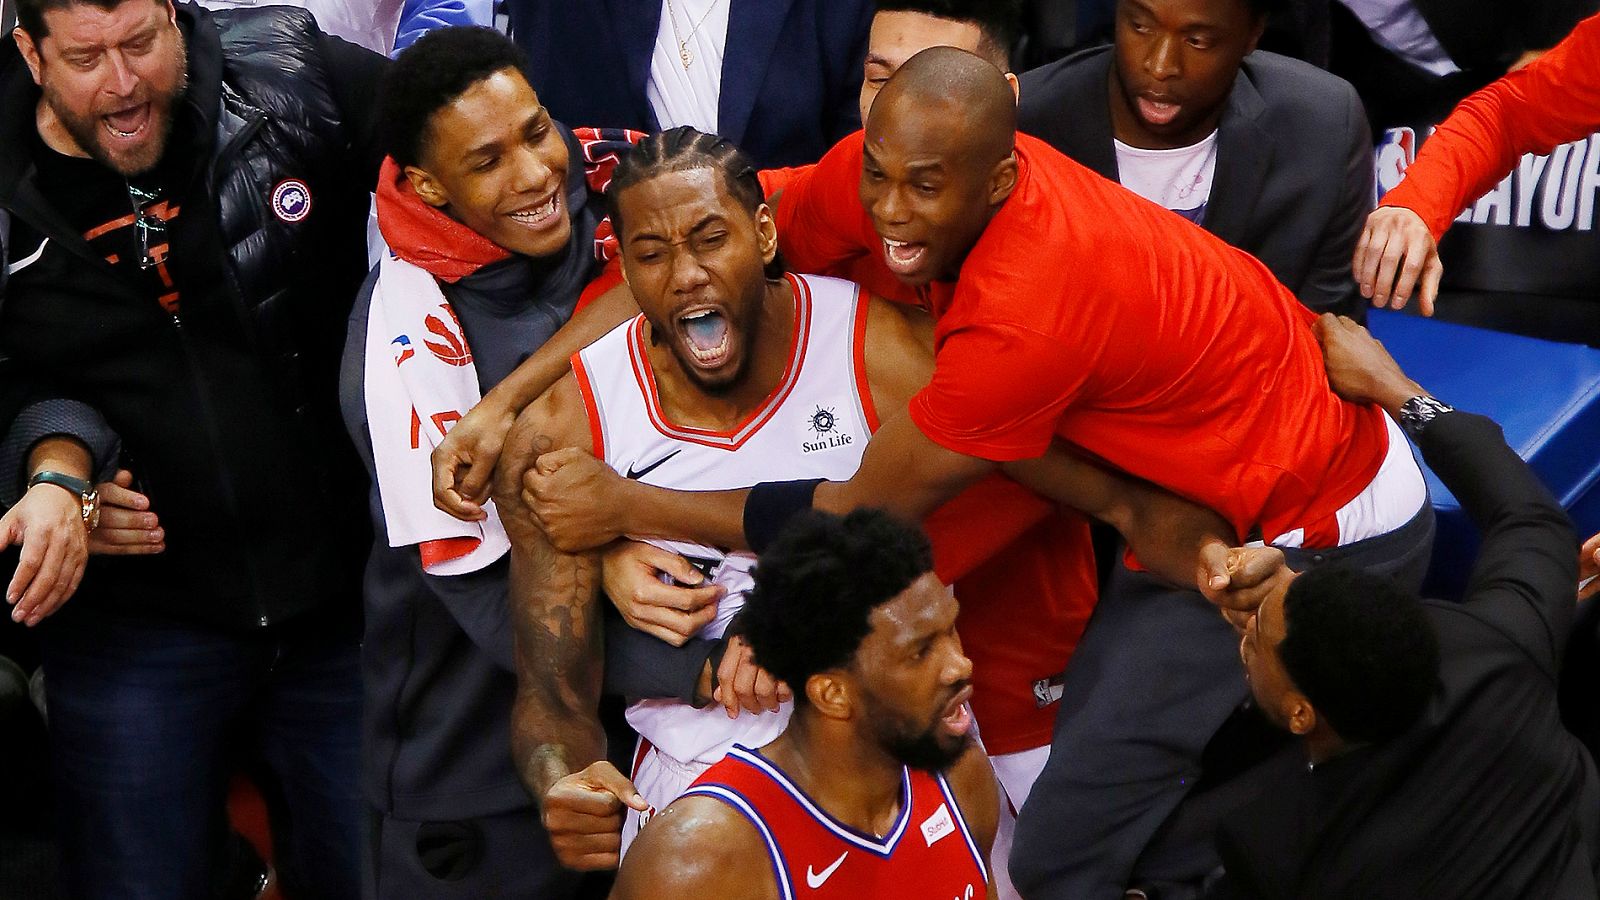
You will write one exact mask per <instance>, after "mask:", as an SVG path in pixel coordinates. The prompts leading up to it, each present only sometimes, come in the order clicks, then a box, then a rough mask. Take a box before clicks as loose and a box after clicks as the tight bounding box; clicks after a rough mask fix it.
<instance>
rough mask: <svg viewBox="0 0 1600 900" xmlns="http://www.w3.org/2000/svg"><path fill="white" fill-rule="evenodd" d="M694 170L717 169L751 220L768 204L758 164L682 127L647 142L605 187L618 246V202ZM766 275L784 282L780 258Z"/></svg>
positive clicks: (719, 140) (627, 156) (723, 142)
mask: <svg viewBox="0 0 1600 900" xmlns="http://www.w3.org/2000/svg"><path fill="white" fill-rule="evenodd" d="M690 169H714V170H716V171H717V172H720V173H722V184H723V186H724V187H726V188H727V189H728V193H729V194H730V195H732V197H733V198H734V199H735V200H737V201H739V203H741V204H742V205H743V206H744V208H745V209H746V210H749V211H750V213H751V214H752V215H754V214H755V211H756V210H758V209H760V208H761V204H763V203H765V202H767V194H766V191H764V190H762V189H761V179H760V177H759V176H757V175H756V164H755V163H754V162H753V161H751V159H750V157H748V156H746V155H745V153H744V151H742V150H740V149H739V148H738V147H737V146H735V145H734V143H733V141H730V140H728V139H727V138H725V137H718V136H717V135H714V134H706V133H705V132H703V131H697V130H695V129H694V128H693V127H691V126H689V125H680V126H678V127H677V128H671V129H668V130H666V131H660V132H656V133H655V134H651V135H648V136H646V137H645V139H644V140H642V141H640V142H639V143H637V144H634V145H633V148H632V149H631V150H629V151H628V152H627V153H624V154H622V158H621V159H620V160H618V162H617V168H616V170H615V171H614V172H612V173H611V183H610V185H608V186H607V187H606V206H607V209H608V210H609V211H610V213H611V227H612V231H613V232H615V233H616V235H617V240H619V241H620V240H622V239H623V230H622V207H621V204H619V203H618V202H617V198H618V197H621V196H622V192H623V191H624V190H626V189H628V188H630V187H633V186H634V185H636V184H639V183H640V182H643V181H649V180H650V179H652V178H655V177H656V176H658V175H666V174H667V173H669V172H686V171H688V170H690ZM766 275H767V277H768V278H781V277H783V260H782V258H780V257H778V256H774V257H773V258H772V262H771V263H768V264H767V268H766Z"/></svg>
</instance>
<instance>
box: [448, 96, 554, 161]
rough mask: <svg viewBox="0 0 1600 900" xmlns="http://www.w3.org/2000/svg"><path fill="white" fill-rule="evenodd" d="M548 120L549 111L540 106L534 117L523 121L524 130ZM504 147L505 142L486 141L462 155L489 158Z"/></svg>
mask: <svg viewBox="0 0 1600 900" xmlns="http://www.w3.org/2000/svg"><path fill="white" fill-rule="evenodd" d="M547 118H549V111H548V110H546V109H545V108H544V107H543V106H540V107H538V108H536V109H535V110H534V111H533V115H531V116H529V117H528V118H526V119H524V120H523V121H522V127H523V129H524V130H526V129H527V128H529V127H530V126H533V125H538V124H541V123H542V122H543V121H544V120H545V119H547ZM504 146H505V141H503V140H499V139H496V140H492V141H485V142H484V143H482V144H479V145H478V146H476V147H472V148H470V149H469V150H467V152H466V153H464V154H462V155H463V156H466V157H472V156H489V155H491V154H494V153H499V152H500V150H501V148H503V147H504Z"/></svg>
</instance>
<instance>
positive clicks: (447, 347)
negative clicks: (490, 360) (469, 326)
mask: <svg viewBox="0 0 1600 900" xmlns="http://www.w3.org/2000/svg"><path fill="white" fill-rule="evenodd" d="M439 308H440V309H443V310H444V311H445V312H446V313H447V314H448V315H449V316H450V321H451V323H452V324H454V325H455V329H454V330H452V329H451V328H450V327H449V326H448V325H446V324H444V322H443V321H442V320H441V319H440V318H439V317H438V316H428V317H427V318H426V319H423V320H422V324H423V325H424V326H425V327H426V328H427V329H428V330H429V331H431V332H433V333H434V334H436V335H438V336H439V337H441V338H443V339H444V340H445V341H446V342H447V343H443V344H441V343H439V342H438V341H430V340H428V339H426V338H424V339H423V341H422V344H423V346H425V347H427V348H428V349H429V350H431V351H433V355H434V356H437V357H438V358H439V361H440V362H445V363H449V364H450V365H452V366H470V365H472V351H470V350H468V349H467V342H466V339H465V338H463V337H460V336H458V333H459V332H461V320H460V319H458V318H456V311H455V310H453V309H451V308H450V304H448V303H441V304H439Z"/></svg>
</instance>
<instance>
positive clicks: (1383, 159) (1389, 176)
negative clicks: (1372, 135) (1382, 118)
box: [1373, 128, 1417, 199]
mask: <svg viewBox="0 0 1600 900" xmlns="http://www.w3.org/2000/svg"><path fill="white" fill-rule="evenodd" d="M1373 158H1374V160H1375V164H1376V166H1377V182H1378V197H1379V199H1382V197H1383V195H1384V194H1387V193H1389V191H1391V190H1393V189H1394V186H1395V185H1397V184H1399V183H1400V179H1401V178H1403V177H1405V174H1406V169H1407V168H1409V167H1410V165H1411V163H1412V161H1413V160H1415V159H1416V158H1417V133H1416V132H1415V131H1412V130H1411V129H1410V128H1391V129H1389V130H1388V131H1385V132H1384V133H1383V140H1382V141H1380V142H1379V143H1378V149H1377V151H1376V152H1375V153H1374V154H1373Z"/></svg>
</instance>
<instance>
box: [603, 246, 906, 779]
mask: <svg viewBox="0 0 1600 900" xmlns="http://www.w3.org/2000/svg"><path fill="white" fill-rule="evenodd" d="M787 279H788V282H789V284H790V287H791V288H792V290H793V291H794V299H795V302H794V316H795V328H794V341H793V344H792V346H791V347H790V348H789V363H788V366H787V367H786V368H785V369H784V372H783V378H782V379H781V380H780V382H779V383H778V387H777V388H776V389H775V390H774V391H773V393H772V395H771V396H769V397H768V398H767V400H766V401H765V402H764V403H762V404H761V405H760V407H758V408H757V409H756V410H755V411H754V412H752V413H751V414H750V415H749V417H748V418H746V419H745V420H744V421H743V422H741V423H740V424H739V426H738V427H737V428H735V429H734V430H732V431H729V432H718V431H708V430H705V429H699V428H689V427H685V426H680V425H676V424H674V423H672V422H670V421H668V420H667V417H666V415H665V414H664V413H663V412H662V410H661V406H660V403H659V402H658V395H657V393H656V382H655V375H654V373H653V372H652V371H651V368H650V363H649V356H648V354H647V352H646V347H645V320H644V317H643V316H640V317H639V318H636V319H634V320H633V321H631V322H626V323H624V324H622V325H619V326H618V327H617V328H615V329H613V330H612V331H611V332H610V333H608V334H607V335H606V336H604V337H602V338H601V339H600V340H598V341H596V342H594V343H593V344H591V345H589V346H588V347H587V348H585V349H584V350H582V351H580V352H579V353H578V354H577V355H576V356H574V357H573V372H574V373H575V374H576V375H577V379H578V387H579V390H580V391H581V392H582V394H583V400H584V405H585V407H586V408H587V410H588V414H589V426H590V431H591V434H592V437H593V439H594V452H595V456H597V457H599V458H600V459H603V460H605V462H606V464H607V465H609V466H611V467H612V468H613V469H615V470H616V471H618V472H620V473H622V474H623V475H625V476H627V477H628V478H635V479H638V480H639V481H641V482H643V483H645V484H652V485H657V486H660V487H666V488H673V489H676V490H687V491H716V490H729V489H733V488H745V487H751V486H753V485H755V484H758V483H760V482H763V481H786V480H791V479H800V478H826V479H829V480H835V481H844V480H847V479H849V477H850V476H851V475H853V474H855V471H856V468H857V467H858V466H859V465H860V464H861V454H862V451H864V450H865V449H866V446H867V441H868V439H869V438H870V437H871V436H872V431H873V430H874V429H876V428H877V425H878V419H877V414H876V413H875V412H874V410H873V408H872V396H871V393H870V392H869V391H868V390H867V376H866V371H865V365H864V360H863V355H864V352H865V346H864V343H863V341H864V338H865V334H866V313H867V298H865V297H863V296H861V295H860V294H859V292H858V289H857V287H856V286H855V285H854V284H851V283H850V282H847V281H840V280H837V279H833V278H820V277H808V276H794V275H789V276H787ZM650 543H652V544H655V545H656V546H658V547H662V548H664V549H667V550H671V551H672V552H674V553H679V554H682V555H683V556H685V557H686V558H688V559H689V561H690V562H692V563H693V564H694V565H695V567H696V568H698V569H700V570H701V571H702V572H704V573H705V574H706V575H707V576H708V577H709V578H710V579H711V580H712V581H714V582H715V583H717V584H720V585H722V586H723V587H725V588H726V589H727V595H726V596H725V597H723V598H722V601H721V602H720V603H719V604H718V607H717V617H716V619H715V620H714V621H712V622H711V624H709V625H707V626H706V627H705V628H703V629H701V632H700V634H701V635H702V636H705V637H719V636H720V635H721V634H722V633H723V631H724V630H725V629H726V628H727V627H728V620H729V619H731V618H733V616H734V614H735V613H737V612H738V611H739V609H740V608H742V607H743V606H744V596H745V593H746V592H748V591H749V590H750V588H751V586H752V584H753V582H752V580H751V578H750V570H751V568H752V567H753V566H754V565H755V556H754V555H753V554H750V553H745V552H736V553H730V552H727V551H725V550H722V549H720V548H716V547H706V546H702V545H699V544H691V543H684V542H681V541H665V540H651V541H650ZM789 710H790V707H789V705H788V704H785V705H784V707H783V709H782V710H780V711H779V713H778V714H777V715H773V714H770V713H767V714H762V715H756V714H753V713H749V712H744V713H741V714H740V716H739V717H738V718H737V719H731V720H730V719H729V718H728V716H727V714H726V713H725V712H724V711H723V709H722V708H721V707H720V706H717V705H714V704H713V705H711V706H708V707H706V708H704V709H695V708H694V707H692V706H688V705H685V704H683V703H678V702H676V701H671V700H645V701H641V702H639V703H635V704H634V705H633V706H632V707H630V708H629V709H628V714H627V715H628V722H629V724H631V725H632V726H633V727H634V729H635V730H636V731H638V732H639V734H640V735H641V736H643V737H644V738H645V739H646V740H648V741H649V742H650V743H651V744H653V745H655V747H656V748H657V749H658V750H660V751H662V752H664V753H666V754H667V755H668V756H671V757H672V758H673V759H675V760H677V761H679V762H681V763H701V764H704V765H709V764H711V763H714V762H716V761H717V760H719V759H721V758H722V756H723V754H724V753H726V752H727V751H728V748H729V747H731V746H732V745H733V743H734V742H735V741H738V742H739V743H742V744H747V745H750V746H755V747H759V746H761V745H763V744H766V743H767V742H769V741H771V740H772V739H773V738H776V737H777V736H778V735H779V733H781V732H782V731H783V726H784V725H785V724H787V722H788V720H789ZM662 805H664V804H662Z"/></svg>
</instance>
